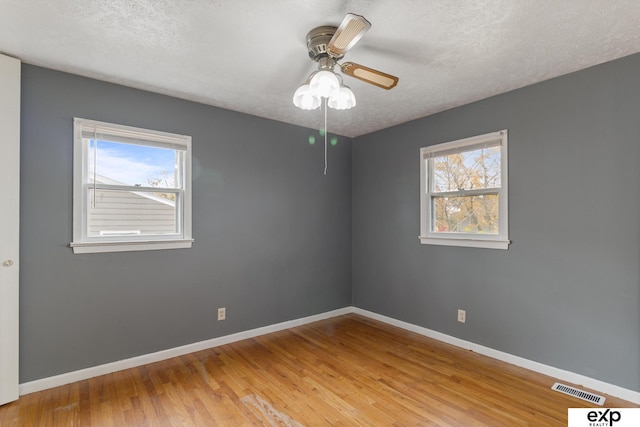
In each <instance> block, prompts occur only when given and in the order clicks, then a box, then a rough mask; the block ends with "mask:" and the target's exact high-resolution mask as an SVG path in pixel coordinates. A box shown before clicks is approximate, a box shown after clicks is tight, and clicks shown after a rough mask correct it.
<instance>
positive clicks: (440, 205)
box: [420, 130, 510, 249]
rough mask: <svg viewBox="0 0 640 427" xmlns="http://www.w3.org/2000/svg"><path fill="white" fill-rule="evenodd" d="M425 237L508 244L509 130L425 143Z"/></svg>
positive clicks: (484, 244) (436, 242)
mask: <svg viewBox="0 0 640 427" xmlns="http://www.w3.org/2000/svg"><path fill="white" fill-rule="evenodd" d="M420 161H421V173H420V176H421V183H420V219H421V226H420V241H421V242H422V243H424V244H433V245H449V246H471V247H482V248H493V249H507V248H508V246H509V243H510V242H509V233H508V217H507V215H508V211H507V207H508V203H507V131H506V130H503V131H500V132H494V133H489V134H486V135H480V136H475V137H472V138H466V139H461V140H458V141H452V142H446V143H444V144H438V145H432V146H429V147H423V148H421V149H420Z"/></svg>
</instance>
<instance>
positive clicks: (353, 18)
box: [327, 13, 371, 57]
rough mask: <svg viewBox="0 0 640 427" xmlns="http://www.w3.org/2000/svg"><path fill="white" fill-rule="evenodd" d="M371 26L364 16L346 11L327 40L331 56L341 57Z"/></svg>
mask: <svg viewBox="0 0 640 427" xmlns="http://www.w3.org/2000/svg"><path fill="white" fill-rule="evenodd" d="M369 28H371V23H370V22H369V21H367V20H366V19H365V18H364V16H360V15H354V14H353V13H347V16H345V17H344V19H343V20H342V23H341V24H340V26H339V27H338V29H337V30H336V32H335V33H334V34H333V37H331V40H329V44H327V50H328V51H329V53H330V54H332V55H333V56H339V57H342V55H344V54H345V53H346V52H347V51H348V50H349V49H351V48H352V47H353V45H354V44H356V43H357V42H358V40H360V39H361V38H362V36H363V35H364V33H366V32H367V30H368V29H369Z"/></svg>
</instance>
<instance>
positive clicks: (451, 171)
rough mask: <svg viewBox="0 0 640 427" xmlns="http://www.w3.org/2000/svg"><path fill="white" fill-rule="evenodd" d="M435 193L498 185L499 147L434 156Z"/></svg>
mask: <svg viewBox="0 0 640 427" xmlns="http://www.w3.org/2000/svg"><path fill="white" fill-rule="evenodd" d="M432 173H433V175H432V179H433V186H432V191H433V192H434V193H440V192H446V191H460V190H475V189H483V188H500V147H499V146H498V147H488V148H480V149H477V150H472V151H464V152H461V153H455V154H448V155H446V156H439V157H434V158H433V172H432Z"/></svg>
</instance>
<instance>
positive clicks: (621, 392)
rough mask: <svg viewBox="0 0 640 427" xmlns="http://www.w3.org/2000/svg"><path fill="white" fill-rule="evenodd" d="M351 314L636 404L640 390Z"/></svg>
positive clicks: (371, 315)
mask: <svg viewBox="0 0 640 427" xmlns="http://www.w3.org/2000/svg"><path fill="white" fill-rule="evenodd" d="M353 313H356V314H360V315H362V316H365V317H369V318H371V319H374V320H378V321H380V322H384V323H387V324H389V325H392V326H397V327H399V328H402V329H406V330H408V331H411V332H415V333H417V334H420V335H423V336H426V337H429V338H433V339H436V340H438V341H442V342H445V343H447V344H451V345H454V346H456V347H460V348H463V349H465V350H471V351H474V352H476V353H479V354H482V355H485V356H489V357H492V358H494V359H497V360H500V361H503V362H506V363H511V364H512V365H516V366H520V367H522V368H526V369H529V370H531V371H534V372H538V373H540V374H544V375H548V376H550V377H554V378H557V379H560V380H564V381H568V382H570V383H573V384H576V385H582V386H584V387H587V388H590V389H592V390H596V391H599V392H602V393H606V394H609V395H611V396H615V397H618V398H620V399H624V400H628V401H629V402H633V403H636V404H640V393H639V392H637V391H633V390H628V389H626V388H622V387H619V386H617V385H613V384H609V383H606V382H604V381H600V380H596V379H593V378H589V377H586V376H584V375H580V374H576V373H574V372H570V371H565V370H563V369H558V368H554V367H553V366H549V365H544V364H542V363H538V362H534V361H532V360H528V359H525V358H523V357H519V356H514V355H513V354H509V353H505V352H503V351H499V350H494V349H492V348H489V347H485V346H482V345H479V344H475V343H472V342H470V341H465V340H462V339H460V338H456V337H452V336H450V335H446V334H443V333H440V332H436V331H433V330H431V329H427V328H423V327H422V326H417V325H414V324H411V323H407V322H403V321H401V320H397V319H394V318H391V317H387V316H383V315H380V314H377V313H373V312H371V311H367V310H363V309H360V308H356V307H354V308H353Z"/></svg>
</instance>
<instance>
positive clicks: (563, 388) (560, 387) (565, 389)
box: [551, 383, 605, 405]
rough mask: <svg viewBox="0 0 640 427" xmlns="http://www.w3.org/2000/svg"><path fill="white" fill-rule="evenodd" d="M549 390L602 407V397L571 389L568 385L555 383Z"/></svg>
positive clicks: (603, 399)
mask: <svg viewBox="0 0 640 427" xmlns="http://www.w3.org/2000/svg"><path fill="white" fill-rule="evenodd" d="M551 390H555V391H559V392H560V393H564V394H568V395H571V396H573V397H577V398H578V399H582V400H586V401H587V402H591V403H595V404H598V405H604V401H605V398H604V397H602V396H598V395H597V394H593V393H589V392H588V391H583V390H580V389H578V388H575V387H571V386H568V385H564V384H560V383H555V384H554V385H553V387H551Z"/></svg>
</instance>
